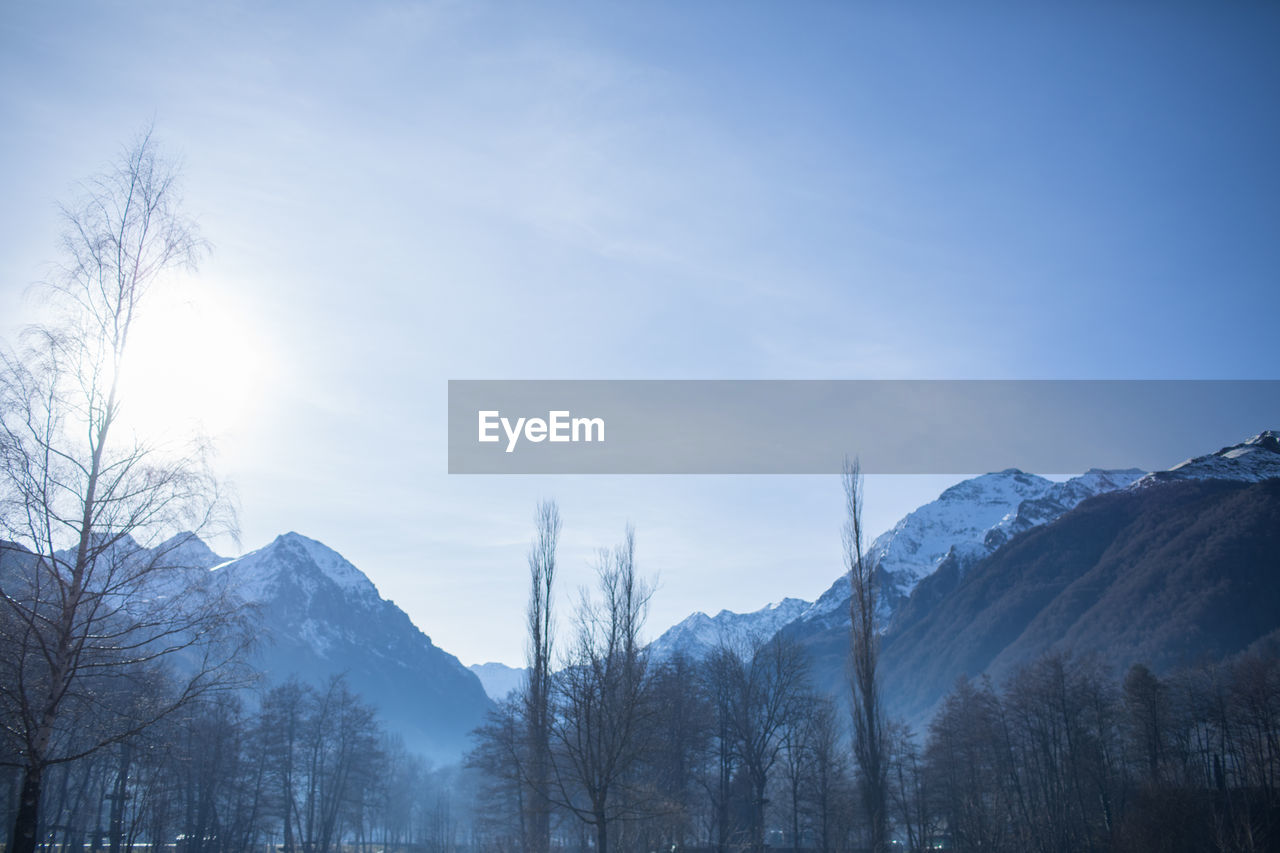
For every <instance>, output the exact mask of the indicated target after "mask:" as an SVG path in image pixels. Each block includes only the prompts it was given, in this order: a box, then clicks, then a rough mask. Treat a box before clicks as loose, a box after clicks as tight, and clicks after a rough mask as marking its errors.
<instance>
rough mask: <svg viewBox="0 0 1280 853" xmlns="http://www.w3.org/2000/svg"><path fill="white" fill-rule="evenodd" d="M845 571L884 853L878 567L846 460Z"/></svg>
mask: <svg viewBox="0 0 1280 853" xmlns="http://www.w3.org/2000/svg"><path fill="white" fill-rule="evenodd" d="M844 496H845V523H844V532H843V543H844V560H845V570H846V571H847V572H848V573H849V588H850V592H851V593H852V594H851V596H850V598H849V619H850V630H851V631H852V642H851V643H850V645H851V647H852V654H853V660H852V666H851V671H852V687H853V702H852V707H853V754H854V759H855V761H856V763H857V765H858V771H859V777H860V782H861V785H862V801H863V807H864V808H865V810H866V815H867V823H868V827H869V829H870V846H871V850H872V853H884V851H885V850H886V849H887V847H888V843H889V828H888V820H889V813H888V761H887V754H888V749H889V748H888V742H887V739H886V732H885V717H884V708H883V706H882V700H881V698H880V679H879V675H878V673H877V667H878V665H879V658H880V647H879V644H880V632H879V628H878V616H879V614H878V612H877V607H878V606H879V590H878V585H877V581H876V565H875V564H874V563H873V562H871V561H869V560H867V559H866V558H865V556H864V554H863V550H862V538H863V537H862V473H861V469H860V467H859V464H858V461H857V460H856V459H855V460H853V461H849V460H847V459H846V460H845V468H844Z"/></svg>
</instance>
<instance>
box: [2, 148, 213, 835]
mask: <svg viewBox="0 0 1280 853" xmlns="http://www.w3.org/2000/svg"><path fill="white" fill-rule="evenodd" d="M62 212H63V217H64V220H65V223H66V229H65V232H64V238H63V246H62V248H63V261H62V264H61V266H60V267H59V268H58V271H57V273H56V275H55V276H54V277H53V279H52V280H51V281H50V282H49V283H48V285H47V287H46V292H47V294H48V296H49V300H50V304H51V308H52V311H53V315H54V318H55V319H54V321H53V322H52V323H51V324H50V325H45V326H36V327H32V328H30V329H28V330H27V332H26V334H25V336H24V340H25V345H24V348H23V349H22V351H21V352H20V353H18V354H14V353H9V352H6V353H5V354H4V355H3V357H2V362H0V525H2V528H0V529H2V531H3V534H4V538H6V539H9V540H11V541H12V542H13V543H15V544H13V545H11V546H6V547H5V549H4V550H5V553H4V554H3V555H0V610H3V617H2V618H0V631H2V632H3V636H0V645H2V646H3V647H4V648H5V654H4V656H3V664H2V665H3V667H4V668H5V670H6V671H5V672H4V673H2V674H0V719H3V722H4V734H5V736H6V738H7V740H8V743H9V746H8V748H7V749H5V750H2V751H0V752H6V753H8V754H9V755H10V756H11V757H10V759H8V760H13V761H16V762H17V763H18V764H19V765H20V767H21V769H22V773H23V781H22V793H21V797H20V803H19V808H18V811H17V815H16V818H15V821H14V826H13V834H12V837H11V842H10V845H9V848H8V849H9V851H10V853H32V851H33V850H34V849H35V846H36V843H37V838H36V832H37V827H38V825H39V808H40V799H41V790H42V786H43V780H44V774H45V772H46V770H48V768H50V767H51V766H53V765H55V764H60V763H65V762H69V761H73V760H76V759H78V758H80V757H83V756H86V755H89V754H91V753H93V752H95V751H97V750H99V749H102V748H103V747H104V746H108V745H111V744H116V743H120V742H122V741H124V740H126V739H127V738H129V737H130V736H132V735H134V734H136V733H138V732H140V731H142V730H144V729H146V728H147V727H148V726H150V725H152V724H154V723H155V722H156V721H157V720H159V719H161V718H163V717H164V716H165V715H166V714H169V713H171V712H172V711H174V710H175V709H177V708H179V707H182V706H183V705H184V704H186V703H188V702H190V701H192V700H193V699H194V698H195V697H197V696H199V695H201V694H202V693H204V692H206V691H207V690H209V689H210V688H213V687H215V686H217V685H218V684H219V681H220V680H221V678H222V676H223V675H224V674H225V673H226V672H227V671H228V670H227V664H228V663H229V662H230V661H231V660H232V659H233V657H234V654H235V652H236V651H237V648H236V645H235V644H234V643H232V644H231V645H229V646H228V645H224V644H222V643H220V642H218V640H220V639H223V638H225V637H226V636H227V633H226V632H225V631H223V630H222V629H223V628H225V627H227V626H228V624H229V622H230V621H231V620H230V613H231V611H232V608H231V607H230V602H229V600H228V599H227V598H226V597H224V596H223V595H222V594H220V593H219V591H218V590H216V589H214V588H213V586H214V585H213V583H212V581H211V579H209V578H207V577H202V575H205V574H207V573H198V574H191V573H188V572H186V571H185V569H186V568H187V567H185V566H183V565H181V564H180V563H181V560H180V559H176V555H177V554H178V553H179V549H178V548H177V545H180V544H181V542H180V541H178V540H173V539H168V544H167V545H160V546H158V547H151V546H154V545H156V543H160V542H163V541H165V540H166V539H167V538H168V537H169V536H170V535H171V534H173V533H176V532H178V531H181V530H205V531H207V530H209V529H210V527H211V526H217V525H218V524H220V523H222V522H228V521H229V519H230V515H229V510H228V506H227V504H226V502H225V501H224V500H223V499H222V495H221V493H220V492H219V490H218V484H217V482H216V480H215V479H214V477H213V476H212V474H211V472H210V469H209V467H208V465H207V464H206V459H207V456H206V453H205V450H206V449H205V448H204V447H203V446H202V445H201V444H199V443H195V444H193V445H191V446H188V447H185V448H181V447H177V446H174V447H170V448H167V449H166V450H165V452H160V451H159V450H158V449H157V448H156V447H154V446H151V445H149V444H148V443H147V442H146V441H145V440H144V439H142V438H141V437H140V436H138V435H133V434H130V433H129V432H128V431H127V430H126V429H125V426H124V424H122V423H121V413H122V411H123V407H124V404H125V401H124V399H123V397H122V390H121V389H122V384H121V380H122V377H123V376H124V374H125V372H126V371H127V369H128V358H127V356H128V354H129V343H130V337H131V333H132V331H133V329H134V326H135V323H136V321H137V319H138V317H139V316H140V315H141V314H142V313H143V311H144V310H145V306H146V304H147V299H148V296H149V294H150V292H151V291H152V290H153V289H154V288H157V287H162V286H163V285H164V284H165V283H166V278H167V276H168V275H169V274H170V273H171V272H173V271H175V270H179V269H184V268H192V267H194V266H195V264H196V261H197V260H198V258H199V257H200V255H201V253H202V251H203V249H204V243H203V241H202V240H201V239H200V237H199V235H198V233H197V231H196V228H195V225H194V224H193V222H192V221H191V220H190V219H188V218H187V217H186V216H185V215H184V214H183V212H182V210H181V208H180V205H179V197H178V185H177V171H176V169H175V168H174V167H173V166H172V164H171V163H170V162H168V161H166V160H165V159H164V158H163V157H162V156H160V155H159V153H158V152H157V149H156V143H155V141H154V140H153V139H152V137H151V135H150V133H147V134H145V135H143V136H142V137H141V138H140V139H139V140H138V141H137V142H136V143H135V144H134V145H133V146H132V147H130V148H129V149H128V150H127V151H125V152H124V153H123V155H122V156H121V157H120V159H119V160H118V161H117V163H116V164H115V165H114V166H113V167H112V169H111V170H110V171H108V172H106V173H105V174H103V175H101V176H99V177H98V178H95V179H93V180H91V181H89V182H88V183H87V184H85V185H84V188H83V195H82V198H81V199H80V200H79V201H78V203H77V204H76V205H74V206H70V207H65V208H63V211H62ZM141 546H147V547H146V548H143V547H141ZM198 584H203V585H204V587H205V589H204V590H203V591H202V592H200V593H199V594H187V595H183V594H181V593H183V592H184V591H186V590H188V589H189V588H191V587H192V586H194V585H198ZM179 657H181V664H180V665H179V666H173V667H169V668H168V674H169V676H170V677H169V678H167V679H166V678H163V677H162V676H161V674H160V673H159V664H160V663H162V662H164V661H166V660H169V661H172V660H175V659H177V658H179ZM106 696H111V697H112V698H111V701H103V698H104V697H106Z"/></svg>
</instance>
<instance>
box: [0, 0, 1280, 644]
mask: <svg viewBox="0 0 1280 853" xmlns="http://www.w3.org/2000/svg"><path fill="white" fill-rule="evenodd" d="M1065 5H1066V4H1057V5H1050V4H1015V3H1007V4H1004V3H1002V4H965V5H964V6H963V7H961V6H958V5H957V4H944V3H936V4H930V3H923V4H912V5H911V7H910V8H903V6H904V4H893V5H888V4H869V3H868V4H856V3H825V2H824V3H817V2H814V3H785V4H784V3H768V4H766V3H760V4H753V3H742V2H725V3H712V2H694V3H653V2H645V3H633V4H627V5H624V4H620V3H564V4H548V3H538V4H517V3H510V4H490V3H476V2H465V3H464V2H457V3H421V4H415V3H350V4H328V5H326V4H318V3H307V4H293V5H289V6H280V5H274V4H273V5H268V4H262V3H257V2H254V3H245V4H242V5H241V4H234V3H216V4H208V3H203V4H194V3H191V4H186V3H168V2H154V3H129V2H113V3H100V4H66V3H56V2H54V3H45V4H22V5H18V4H9V5H7V6H6V9H5V11H4V12H3V13H0V81H2V83H0V86H2V88H0V163H3V166H0V168H2V169H3V175H4V180H3V188H4V192H3V199H2V201H0V325H3V326H4V331H5V334H6V336H8V335H10V334H11V333H12V329H13V327H14V326H15V324H16V323H18V322H20V321H21V320H22V319H23V318H24V317H25V316H26V315H27V313H28V311H29V308H28V306H27V305H26V303H25V302H24V301H23V298H22V294H23V291H24V288H25V287H26V285H28V284H29V283H30V282H32V281H34V280H36V279H39V278H40V277H41V276H42V275H43V273H44V270H45V265H46V264H47V263H48V262H50V261H53V260H56V257H57V255H56V239H57V232H58V222H57V217H56V209H55V202H56V201H57V200H59V199H67V198H69V197H70V196H71V195H72V194H73V191H74V183H75V182H76V181H77V180H80V179H82V178H85V177H87V176H89V175H91V174H93V173H94V172H95V171H97V170H99V169H100V168H101V167H102V166H103V165H104V164H105V163H106V162H107V161H109V160H110V159H111V158H112V156H113V155H114V154H115V153H116V152H117V151H118V150H119V148H120V146H122V145H123V144H125V143H126V142H128V141H129V140H130V139H131V138H132V137H133V136H134V135H135V134H136V133H137V132H138V131H139V129H140V128H142V127H144V126H146V125H147V124H148V123H149V122H151V121H153V120H154V122H155V125H156V129H157V134H158V136H159V137H160V138H161V140H162V141H163V143H164V144H165V145H166V146H167V147H168V148H169V150H171V151H174V152H176V153H178V154H180V155H181V157H182V158H183V160H184V162H185V175H186V184H185V187H186V192H185V195H186V201H187V207H188V209H189V210H190V211H191V212H193V213H195V214H197V215H198V216H199V218H200V221H201V224H202V228H203V231H204V234H205V236H207V237H208V238H209V240H210V241H211V242H212V243H213V244H214V246H215V250H214V252H213V253H212V254H211V255H210V256H209V257H208V258H207V259H206V260H205V262H204V263H203V265H202V267H201V270H200V273H199V275H198V276H196V277H195V279H194V280H193V281H192V282H191V283H190V285H191V287H192V288H193V290H192V291H191V292H192V293H194V295H192V296H189V297H184V300H185V301H179V300H174V301H173V302H172V304H169V305H167V306H162V307H159V308H157V310H156V311H155V312H154V313H153V316H152V318H151V320H152V322H153V324H154V327H153V329H152V331H151V333H150V335H151V337H150V338H149V339H148V338H145V337H144V338H143V339H142V341H143V344H142V345H145V346H149V347H151V350H150V351H151V352H156V353H164V357H163V358H153V359H149V361H150V362H151V363H152V367H151V369H150V372H146V371H144V372H143V376H142V377H141V378H140V379H139V380H138V384H137V387H136V388H135V392H136V394H137V396H138V398H139V403H138V406H139V409H140V410H141V411H150V412H155V411H166V412H179V413H182V414H183V416H184V417H185V416H187V415H191V416H198V417H200V418H201V419H202V420H203V421H204V422H205V423H206V425H207V426H208V428H209V429H210V430H211V431H212V432H214V433H215V434H216V437H217V439H218V442H219V447H220V448H221V466H222V468H223V470H224V471H225V472H226V474H227V475H228V476H229V477H230V478H231V479H232V480H234V482H235V483H236V485H237V488H238V490H239V494H240V505H241V516H242V529H243V537H242V541H243V545H244V547H245V548H247V549H252V548H256V547H259V546H261V545H263V544H265V543H266V542H268V541H270V539H271V538H273V537H274V536H275V535H276V534H278V533H281V532H284V531H287V530H297V531H298V532H301V533H303V534H306V535H309V536H312V537H313V538H317V539H320V540H322V541H324V542H325V543H327V544H329V545H330V546H332V547H334V548H336V549H337V550H339V551H340V552H342V553H343V554H344V555H345V556H347V557H348V558H349V559H350V560H352V561H353V562H354V563H355V564H356V565H357V566H359V567H360V568H361V569H363V570H364V571H365V572H366V573H367V574H369V575H370V577H371V578H372V579H373V580H374V582H375V583H377V584H378V586H379V588H380V589H381V591H382V593H383V594H384V595H385V596H387V597H389V598H393V599H394V600H396V601H397V602H398V603H399V604H400V605H401V606H402V607H403V608H404V609H405V610H406V611H407V612H408V613H409V614H410V616H412V617H413V619H414V621H415V622H417V624H418V625H419V626H420V627H421V628H422V629H423V630H424V631H426V632H427V633H428V634H430V635H431V636H432V638H433V639H434V640H435V641H436V642H437V643H438V644H439V645H441V646H442V647H444V648H445V649H447V650H449V651H452V652H454V653H455V654H457V655H459V657H461V658H462V660H463V661H464V662H466V663H472V662H480V661H484V660H495V659H496V660H502V661H505V662H508V663H516V662H518V661H519V660H520V658H521V656H522V653H523V651H522V639H521V626H520V622H521V619H522V610H523V605H524V597H525V571H526V570H525V564H524V552H525V549H526V547H527V543H528V540H529V537H530V535H531V533H532V524H531V522H532V513H533V507H534V504H535V502H536V501H537V500H538V499H539V498H541V497H556V498H558V499H559V501H560V503H561V508H562V513H563V515H564V517H565V524H566V530H565V548H564V550H563V553H562V562H563V565H564V574H563V580H564V585H563V592H564V596H563V597H564V610H562V612H565V613H567V608H568V605H569V603H570V600H571V599H572V597H573V595H572V593H573V591H574V590H575V588H576V587H577V586H578V585H579V584H581V583H584V582H586V581H587V579H588V577H589V574H590V568H589V559H590V556H591V554H592V553H593V550H594V549H595V548H596V547H598V546H602V545H609V544H612V543H614V542H615V541H617V540H618V539H619V538H620V536H621V534H622V531H623V528H624V526H625V524H626V523H627V522H628V521H631V522H634V523H635V525H636V527H637V530H638V548H639V551H638V553H639V558H640V560H641V565H642V568H643V569H644V570H645V571H646V572H648V573H650V574H656V575H658V576H659V578H660V589H659V592H658V595H657V597H656V598H655V601H654V606H653V610H652V615H651V629H652V630H651V633H654V634H656V633H657V632H658V631H660V630H662V629H664V628H665V627H667V626H668V625H670V624H672V623H674V622H675V621H678V620H679V619H680V618H683V617H684V616H685V615H687V614H688V613H689V612H691V611H692V610H705V611H709V612H715V611H716V610H719V609H720V608H722V607H727V608H730V609H735V610H746V609H755V608H757V607H760V606H762V605H763V604H765V603H767V602H769V601H772V600H777V599H779V598H781V597H783V596H787V595H792V596H800V597H806V598H812V597H814V596H816V595H818V594H819V593H820V592H821V591H822V590H823V589H825V588H826V587H827V586H828V585H829V584H830V583H831V581H832V580H833V579H834V578H835V577H836V576H837V575H838V574H839V572H840V562H839V525H840V492H839V484H838V482H837V481H836V480H835V478H824V477H722V478H716V477H708V478H688V477H648V478H646V477H614V478H590V477H580V478H551V477H543V478H538V477H524V478H519V477H512V478H487V477H474V478H466V477H449V476H448V475H447V474H446V473H445V465H446V461H445V451H446V448H445V442H444V433H445V401H446V398H445V391H446V384H445V383H446V381H447V380H448V379H450V378H501V379H507V378H531V379H544V378H545V379H565V378H643V379H661V378H744V379H752V378H799V379H810V378H817V379H826V378H877V379H878V378H1277V377H1276V370H1275V363H1276V348H1275V339H1276V326H1277V322H1276V316H1277V314H1276V307H1275V306H1276V300H1275V293H1276V283H1277V280H1278V275H1277V274H1278V273H1280V158H1277V156H1276V152H1277V151H1280V51H1277V50H1276V45H1277V44H1280V7H1278V6H1276V5H1275V4H1268V5H1257V6H1255V5H1252V4H1247V3H1245V4H1233V5H1230V6H1223V5H1221V4H1209V3H1204V4H1194V5H1193V4H1185V5H1180V4H1155V3H1132V4H1123V6H1124V8H1117V7H1118V6H1120V5H1122V4H1103V3H1099V4H1096V5H1087V4H1071V5H1072V6H1073V7H1075V8H1072V9H1064V8H1062V6H1065ZM1031 6H1034V7H1035V8H1031ZM148 400H149V402H148ZM148 406H149V407H150V408H145V407H148ZM1265 426H1271V427H1275V426H1277V425H1275V424H1269V425H1267V424H1260V425H1258V428H1259V429H1261V428H1263V427H1265ZM939 428H945V425H939ZM1243 437H1244V436H1222V440H1221V443H1222V444H1226V443H1230V442H1232V441H1235V440H1238V439H1240V438H1243ZM1213 449H1215V448H1212V447H1206V448H1191V449H1189V452H1195V451H1209V450H1213ZM1177 461H1179V460H1177V459H1170V460H1169V463H1170V464H1173V463H1175V462H1177ZM952 479H954V478H934V477H915V478H912V477H897V478H876V479H874V480H872V481H871V482H870V483H869V484H868V489H867V492H868V507H867V522H868V527H869V528H871V529H872V530H875V531H877V532H878V531H879V530H882V529H884V528H886V527H888V526H889V525H890V524H892V523H893V521H895V520H896V519H897V517H899V516H900V515H902V514H903V513H904V512H906V511H907V510H909V509H911V508H913V507H914V506H916V505H917V504H919V503H921V502H923V501H924V500H927V499H929V498H931V497H933V496H934V495H936V494H937V492H938V491H939V490H940V489H941V488H942V487H943V486H945V485H946V484H948V483H949V482H951V481H952ZM220 547H221V549H222V550H223V551H228V552H230V551H233V550H234V548H233V546H232V545H230V544H229V543H220Z"/></svg>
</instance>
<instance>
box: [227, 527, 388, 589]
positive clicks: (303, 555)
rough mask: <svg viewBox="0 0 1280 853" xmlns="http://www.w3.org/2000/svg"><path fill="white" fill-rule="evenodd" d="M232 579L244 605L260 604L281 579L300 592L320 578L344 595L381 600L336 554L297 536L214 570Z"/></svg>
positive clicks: (280, 539) (284, 536) (286, 535)
mask: <svg viewBox="0 0 1280 853" xmlns="http://www.w3.org/2000/svg"><path fill="white" fill-rule="evenodd" d="M216 571H219V572H226V573H228V574H230V575H232V576H233V580H232V583H233V588H234V589H235V591H236V592H237V593H238V594H239V595H240V596H241V597H242V598H244V599H245V600H246V601H263V600H265V599H266V598H267V597H269V593H270V590H271V589H272V588H273V587H275V586H277V585H278V584H279V583H280V581H281V579H282V576H283V575H285V574H286V573H289V574H290V575H291V580H292V581H293V582H295V583H297V584H299V585H301V586H302V587H303V588H313V587H314V586H315V584H316V583H317V582H318V581H320V579H321V578H323V579H325V580H327V581H329V582H331V583H333V584H334V585H336V586H337V587H338V589H339V590H340V591H341V592H342V593H344V594H345V595H352V596H355V597H356V598H358V599H370V598H372V599H374V600H377V599H380V596H379V595H378V589H377V587H375V586H374V585H373V581H371V580H369V578H368V577H367V576H366V575H365V574H364V572H362V571H360V570H359V569H357V568H356V567H355V566H353V565H352V564H351V563H350V562H348V561H347V560H346V558H344V557H343V556H342V555H341V554H339V553H338V552H337V551H334V550H333V549H332V548H329V547H328V546H327V545H324V544H322V543H320V542H317V541H316V540H314V539H309V538H307V537H306V536H303V535H301V534H300V533H293V532H290V533H284V534H282V535H280V536H277V537H276V538H275V539H274V540H273V541H272V542H271V543H270V544H269V545H266V546H265V547H263V548H259V549H257V550H256V551H251V552H249V553H248V554H245V555H244V556H243V557H240V558H238V559H235V560H231V561H230V562H227V563H224V564H222V565H220V566H218V567H217V569H216Z"/></svg>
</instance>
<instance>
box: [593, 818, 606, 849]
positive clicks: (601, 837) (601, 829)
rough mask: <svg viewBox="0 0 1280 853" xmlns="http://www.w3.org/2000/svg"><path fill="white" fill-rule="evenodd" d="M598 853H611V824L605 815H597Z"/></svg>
mask: <svg viewBox="0 0 1280 853" xmlns="http://www.w3.org/2000/svg"><path fill="white" fill-rule="evenodd" d="M596 853H609V822H608V821H607V820H605V816H604V815H603V814H597V815H596Z"/></svg>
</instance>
